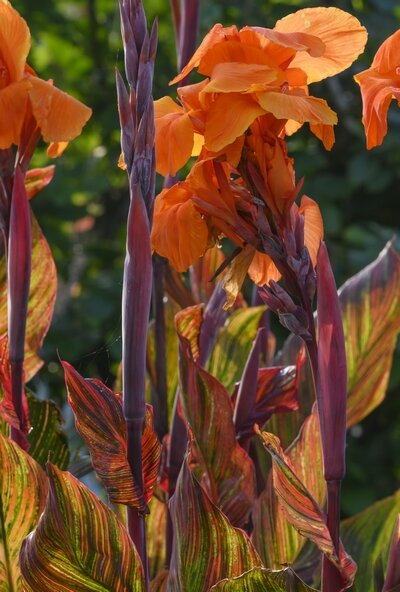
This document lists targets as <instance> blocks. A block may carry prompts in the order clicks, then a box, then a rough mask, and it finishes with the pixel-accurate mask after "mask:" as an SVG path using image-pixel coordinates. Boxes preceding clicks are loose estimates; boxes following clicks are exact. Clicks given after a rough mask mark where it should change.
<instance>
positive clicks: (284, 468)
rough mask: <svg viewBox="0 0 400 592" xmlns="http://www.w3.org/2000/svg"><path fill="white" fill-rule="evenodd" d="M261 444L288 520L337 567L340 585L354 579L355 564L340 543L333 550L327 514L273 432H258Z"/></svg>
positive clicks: (347, 584) (344, 584) (350, 582)
mask: <svg viewBox="0 0 400 592" xmlns="http://www.w3.org/2000/svg"><path fill="white" fill-rule="evenodd" d="M260 436H261V438H262V441H263V444H264V446H265V448H266V449H267V450H268V452H269V453H270V455H271V457H272V461H273V465H272V475H273V486H274V489H275V492H276V494H277V496H278V500H279V503H280V504H281V505H282V508H283V510H284V511H285V513H286V517H287V520H288V521H289V522H290V524H291V525H292V526H294V528H295V529H296V530H297V531H298V532H299V533H300V534H301V535H302V536H304V537H307V538H308V539H309V540H311V541H312V542H313V543H315V544H316V545H317V547H318V548H319V549H320V550H321V551H322V552H323V553H324V554H325V556H326V557H327V558H328V559H329V560H330V561H331V562H332V563H333V564H334V565H335V566H336V567H337V569H338V571H339V572H340V574H341V579H342V585H343V586H344V587H346V588H347V587H349V586H350V585H351V584H352V583H353V580H354V575H355V572H356V570H357V566H356V565H355V563H354V561H353V560H352V559H351V557H350V556H349V555H347V554H346V552H345V550H344V547H343V544H340V545H339V552H338V554H337V553H336V550H335V546H334V544H333V541H332V538H331V535H330V532H329V530H328V527H327V525H326V515H325V514H324V512H323V511H322V510H321V508H320V506H319V504H318V503H317V502H316V500H315V499H314V498H313V496H312V495H311V493H310V492H309V491H308V490H307V488H306V487H305V486H304V484H303V483H302V482H301V480H300V479H299V477H298V476H297V475H296V473H295V471H294V469H293V466H292V464H291V462H290V459H289V458H288V457H287V456H286V455H285V453H284V452H283V450H282V448H281V446H280V443H279V439H278V438H277V437H276V436H274V434H269V433H268V432H260Z"/></svg>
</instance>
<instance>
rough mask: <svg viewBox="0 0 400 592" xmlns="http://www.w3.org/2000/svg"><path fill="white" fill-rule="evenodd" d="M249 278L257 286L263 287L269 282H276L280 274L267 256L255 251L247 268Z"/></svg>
mask: <svg viewBox="0 0 400 592" xmlns="http://www.w3.org/2000/svg"><path fill="white" fill-rule="evenodd" d="M249 276H250V278H251V279H252V280H253V282H254V283H255V284H257V286H264V285H265V284H268V283H269V282H270V281H271V280H275V281H276V282H277V281H278V280H279V279H280V277H281V274H280V273H279V271H278V270H277V268H276V266H275V263H274V262H273V261H272V259H271V257H270V256H269V255H265V254H264V253H260V251H256V252H255V253H254V257H253V260H252V262H251V265H250V267H249Z"/></svg>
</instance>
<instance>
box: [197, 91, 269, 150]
mask: <svg viewBox="0 0 400 592" xmlns="http://www.w3.org/2000/svg"><path fill="white" fill-rule="evenodd" d="M263 113H264V109H263V108H262V107H260V105H259V104H258V103H256V101H254V100H253V98H252V97H251V95H245V94H239V93H230V94H221V95H219V96H217V98H216V99H215V101H214V102H213V103H212V105H211V106H210V108H209V111H208V113H207V119H206V129H205V132H204V141H205V145H206V147H207V148H208V150H212V151H213V152H218V151H219V150H222V149H223V148H224V147H225V146H228V145H229V144H232V142H234V141H235V140H236V138H238V137H239V136H241V135H242V134H243V133H244V132H245V131H246V130H247V128H248V127H249V126H250V125H251V124H252V123H253V121H254V120H255V119H256V118H257V117H259V116H260V115H263Z"/></svg>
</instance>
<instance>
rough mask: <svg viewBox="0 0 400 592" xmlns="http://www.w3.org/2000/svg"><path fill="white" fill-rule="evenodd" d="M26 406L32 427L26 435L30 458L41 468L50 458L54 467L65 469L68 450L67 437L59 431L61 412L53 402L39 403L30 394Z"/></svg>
mask: <svg viewBox="0 0 400 592" xmlns="http://www.w3.org/2000/svg"><path fill="white" fill-rule="evenodd" d="M28 406H29V418H30V422H31V425H32V429H31V431H30V432H29V434H28V442H29V445H30V446H29V454H30V456H32V457H33V458H34V459H35V460H36V461H37V462H38V463H39V464H40V465H41V466H42V467H44V466H45V465H46V462H47V460H48V459H49V458H50V459H51V462H52V463H53V464H54V465H57V466H58V467H59V468H60V469H66V468H67V466H68V462H69V449H68V441H67V436H66V434H65V433H64V432H63V431H62V429H61V424H62V417H61V411H60V410H59V408H58V407H57V405H56V404H55V403H53V401H48V400H47V401H39V400H38V399H36V398H35V397H34V396H33V395H32V394H30V393H28Z"/></svg>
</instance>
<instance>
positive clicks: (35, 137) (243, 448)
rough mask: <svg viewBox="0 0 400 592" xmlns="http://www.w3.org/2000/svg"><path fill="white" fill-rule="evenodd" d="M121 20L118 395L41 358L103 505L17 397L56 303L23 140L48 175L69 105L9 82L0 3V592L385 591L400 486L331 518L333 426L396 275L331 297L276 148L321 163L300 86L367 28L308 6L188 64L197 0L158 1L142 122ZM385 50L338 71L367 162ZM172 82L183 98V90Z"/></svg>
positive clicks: (348, 52) (382, 92) (368, 278)
mask: <svg viewBox="0 0 400 592" xmlns="http://www.w3.org/2000/svg"><path fill="white" fill-rule="evenodd" d="M119 8H120V16H121V32H122V41H123V45H124V67H125V80H126V83H125V82H124V78H123V76H122V75H121V74H120V73H119V71H117V74H116V85H117V94H118V112H119V118H120V125H121V149H122V154H121V158H120V163H119V164H120V166H121V168H123V169H125V170H126V173H127V175H128V192H127V193H128V194H129V198H127V201H128V202H129V213H128V220H127V229H126V255H125V266H124V277H123V291H122V363H121V376H122V384H120V385H118V384H117V385H116V387H115V389H114V390H112V389H110V388H109V387H107V386H106V385H105V384H103V383H102V382H101V381H100V380H99V379H98V378H84V377H82V376H81V375H80V374H79V372H78V371H77V370H76V369H75V368H74V367H73V366H72V365H71V364H70V363H69V362H68V361H66V360H63V361H62V362H61V363H62V366H63V369H64V374H65V384H66V390H67V394H68V401H69V403H70V405H71V407H72V410H73V412H74V415H75V422H76V429H77V431H78V432H79V434H80V435H81V437H82V439H83V440H84V442H85V443H86V446H87V448H88V450H89V453H90V456H91V463H92V467H93V470H94V471H95V472H96V475H97V477H98V478H99V480H100V481H101V482H102V484H103V486H104V490H105V492H106V493H107V497H108V503H105V502H104V500H100V499H99V497H98V496H96V495H95V494H94V493H93V492H92V491H90V490H89V489H88V488H87V487H86V486H85V485H84V484H83V483H82V482H81V481H80V480H79V479H78V477H77V475H73V474H72V471H74V470H75V472H77V471H76V463H75V464H74V465H72V464H69V463H68V460H69V451H68V446H67V443H66V438H65V434H63V432H62V430H61V428H60V415H59V411H58V410H57V408H56V407H55V406H54V404H52V403H51V402H50V401H39V400H37V399H36V398H35V396H34V395H33V394H32V393H31V392H29V391H28V389H27V387H25V386H24V385H25V383H26V382H27V381H29V380H30V378H31V377H32V376H33V375H34V374H35V373H36V372H37V371H38V370H39V368H40V365H41V360H40V358H39V350H40V347H41V344H42V342H43V339H44V337H45V335H46V332H47V330H48V327H49V324H50V322H51V318H52V312H53V306H54V300H55V289H56V271H55V265H54V261H53V259H52V256H51V252H50V248H49V246H48V244H47V242H46V240H45V238H44V236H43V234H42V233H41V231H40V228H39V225H38V223H37V222H36V220H35V219H34V218H33V216H32V215H31V212H30V203H29V199H30V198H31V197H33V195H35V194H36V193H37V192H39V191H40V190H41V189H42V188H43V187H44V186H46V185H47V184H48V183H50V182H51V178H52V176H53V173H54V167H52V166H50V167H46V168H43V169H36V170H32V171H28V167H29V162H30V160H31V157H32V155H33V152H34V150H35V149H36V145H37V143H38V142H39V140H40V139H41V138H42V139H43V140H44V141H45V142H49V143H50V146H49V148H48V155H49V157H54V156H59V155H61V153H62V151H63V150H64V149H65V148H66V145H67V143H68V142H69V141H70V140H72V139H73V138H74V137H76V136H77V135H79V133H80V132H81V129H82V127H83V125H84V124H85V122H86V121H87V119H88V118H89V116H90V109H89V108H88V107H86V106H84V105H83V104H82V103H79V102H78V101H76V100H75V99H73V98H72V97H69V96H68V95H66V94H65V93H62V91H60V90H58V89H57V88H56V87H55V86H54V85H53V84H52V83H51V82H45V81H43V80H41V79H40V78H38V77H37V75H36V74H35V73H34V72H33V70H32V69H31V68H30V66H28V65H27V63H26V58H27V54H28V50H29V43H30V37H29V29H28V27H27V25H26V23H25V21H24V20H23V18H22V17H21V16H20V15H19V14H18V12H17V11H16V10H15V9H14V8H13V7H12V5H11V4H10V3H9V2H8V1H7V0H0V44H1V45H0V48H1V51H0V58H1V64H0V66H1V74H2V75H1V78H0V80H1V84H0V100H1V101H2V110H1V113H0V172H1V183H0V192H1V193H0V197H1V201H0V204H1V210H0V214H1V218H0V221H1V230H2V238H3V241H2V249H3V251H2V258H1V268H0V269H1V272H0V279H1V284H0V285H1V292H0V295H1V296H0V310H1V312H2V315H1V317H0V323H1V330H0V351H1V361H0V386H1V397H2V398H1V401H0V415H1V419H2V425H1V429H2V432H3V433H2V435H0V459H1V471H0V525H1V530H0V533H1V534H0V590H4V591H5V592H6V591H7V592H17V591H19V590H24V591H27V592H28V591H41V592H42V591H43V592H47V591H48V592H50V591H51V592H54V591H55V590H63V591H66V592H67V591H69V592H73V591H74V592H75V591H82V592H83V591H92V590H93V591H116V592H120V591H121V592H122V591H126V592H128V591H138V592H142V591H148V590H151V591H153V592H155V591H163V590H164V591H168V592H172V591H174V592H175V591H176V592H180V591H182V592H208V591H211V590H226V591H232V592H234V591H236V590H238V591H243V590H249V591H250V590H251V591H253V590H254V591H258V590H260V591H267V592H268V591H271V592H273V591H275V592H285V591H293V590H298V591H301V592H307V591H312V590H318V589H319V590H321V591H322V592H340V591H342V590H345V589H353V590H363V591H367V592H369V591H371V592H372V591H376V590H379V591H382V592H389V591H394V590H397V589H398V588H399V587H400V571H399V567H398V566H399V564H400V551H399V520H400V518H399V515H400V492H395V493H394V494H393V496H391V497H389V498H387V499H385V500H382V501H380V502H377V503H376V504H374V505H373V506H372V507H370V508H368V509H367V510H365V511H364V512H362V513H361V514H360V515H358V516H354V517H352V518H349V519H347V520H345V521H343V522H342V523H341V520H340V491H341V481H342V479H343V477H344V474H345V443H346V430H347V429H348V428H350V427H351V426H353V425H354V424H356V423H358V422H360V421H361V420H362V419H363V418H364V417H366V415H368V414H369V413H370V412H372V411H373V410H374V409H375V408H376V407H377V406H378V405H379V404H380V402H381V401H382V400H383V399H384V397H385V393H386V389H387V385H388V380H389V374H390V369H391V363H392V356H393V352H394V348H395V344H396V338H397V335H398V332H399V331H400V257H399V255H398V254H397V253H396V251H395V250H394V248H393V246H392V244H390V243H389V244H388V245H387V246H386V247H385V248H384V250H383V251H382V253H381V254H380V255H379V256H378V258H377V259H376V260H375V261H374V262H372V263H371V264H370V265H369V266H368V267H367V268H365V269H364V270H362V271H361V272H360V273H359V274H357V275H356V276H354V277H352V278H350V279H349V280H348V281H347V282H346V283H345V284H344V286H343V287H342V288H340V289H339V291H337V289H336V284H335V279H334V275H333V272H332V268H331V263H330V259H329V254H328V250H327V247H326V245H325V243H324V242H323V220H322V215H321V212H320V209H319V206H318V204H317V202H316V201H314V200H313V199H311V198H310V197H308V196H306V195H302V196H301V198H300V201H299V202H298V201H297V198H298V196H299V194H300V195H301V187H302V181H301V180H300V181H297V180H296V178H295V166H294V161H293V159H292V158H291V157H290V156H289V153H288V146H287V143H286V138H287V136H290V135H292V134H294V133H296V131H297V130H298V129H299V128H300V127H301V126H303V125H304V124H305V123H307V124H308V125H309V127H310V131H311V133H313V134H314V135H315V136H316V137H317V138H319V139H320V140H321V141H322V143H323V145H324V146H325V148H326V149H327V150H329V149H331V148H332V146H333V143H334V131H333V126H334V125H336V124H337V116H336V114H335V113H334V111H332V109H331V108H330V107H329V105H328V104H327V103H326V101H324V100H323V99H320V98H317V97H314V96H312V95H310V94H309V89H308V85H309V84H312V83H313V82H317V81H319V80H322V79H324V78H326V77H330V76H334V75H336V74H338V73H339V72H341V71H343V70H345V69H346V68H348V67H349V66H350V65H351V64H352V63H353V62H354V60H356V59H357V57H358V55H359V54H360V53H361V52H362V51H363V49H364V46H365V43H366V39H367V34H366V30H365V29H364V27H363V26H362V25H361V24H360V23H359V21H358V20H357V19H356V18H354V17H353V16H351V15H350V14H348V13H346V12H344V11H342V10H339V9H337V8H334V7H328V8H327V7H324V8H322V7H321V8H308V9H304V10H300V11H298V12H296V13H294V14H291V15H288V16H286V17H285V18H283V19H282V20H280V21H278V22H277V23H276V25H275V27H274V28H273V29H266V28H262V27H244V28H242V29H240V30H238V29H237V28H236V27H235V26H234V25H233V26H230V27H222V25H215V26H214V27H213V28H212V30H211V31H210V32H209V33H208V34H207V36H206V37H205V39H204V40H203V42H202V43H201V44H200V46H199V47H198V49H197V50H196V51H194V48H195V45H196V39H195V38H196V29H197V22H198V14H199V4H198V3H197V2H196V1H195V0H192V1H190V0H187V1H186V2H185V1H183V2H182V3H181V4H180V3H178V2H173V3H172V11H173V18H174V25H175V33H176V38H177V55H178V65H179V70H180V72H179V74H178V75H177V76H176V77H175V78H174V80H173V81H172V82H173V83H179V87H178V91H177V95H178V100H179V103H177V102H175V101H174V100H173V99H172V98H170V97H163V98H161V99H158V100H157V101H155V102H154V103H153V98H152V91H151V89H152V79H153V71H154V60H155V58H156V45H157V24H155V25H154V26H153V28H152V30H151V32H150V33H149V31H148V28H147V23H146V16H145V12H144V9H143V6H142V4H141V2H140V0H121V1H120V4H119ZM398 43H399V36H398V34H397V33H395V34H394V35H393V36H392V37H390V38H389V39H388V40H387V41H386V42H385V43H384V44H383V46H382V47H381V48H380V50H379V51H378V53H377V55H376V57H375V59H374V62H373V64H372V66H371V68H370V69H369V70H367V71H365V72H362V73H360V74H358V75H357V76H356V81H357V82H358V83H359V84H360V87H361V91H362V96H363V102H364V111H363V123H364V126H365V129H366V135H367V147H369V148H371V147H373V146H375V145H377V144H379V143H380V142H381V141H382V140H383V137H384V135H385V133H386V129H387V125H386V112H387V108H388V103H389V101H390V99H391V98H392V97H393V96H394V97H396V98H398V97H397V94H396V93H397V87H398V80H397V78H398V73H397V69H398V60H397V57H396V56H398V55H399V45H398ZM193 52H194V53H193ZM192 54H193V55H192ZM396 60H397V61H396ZM194 68H196V69H197V71H198V73H199V74H201V75H202V76H203V77H205V78H203V79H202V80H201V81H200V82H197V83H194V84H189V80H188V77H189V76H190V74H191V71H192V70H193V69H194ZM396 77H397V78H396ZM6 113H7V116H5V114H6ZM191 158H194V159H195V160H190V159H191ZM188 162H189V165H188V164H187V163H188ZM183 167H185V168H184V169H183V172H182V171H181V172H180V173H179V171H180V170H181V169H182V168H183ZM156 170H157V171H158V172H159V173H160V174H161V175H163V176H165V177H166V178H165V182H164V188H163V189H162V190H161V192H160V193H159V194H158V196H157V197H156V198H155V172H156ZM185 173H186V176H184V178H182V177H183V175H184V174H185ZM178 174H180V175H181V179H182V180H179V178H178ZM221 244H223V246H224V251H223V250H222V249H220V248H219V247H220V246H221ZM152 252H153V259H152ZM224 253H225V254H224ZM189 268H190V272H189V276H188V277H186V281H185V278H184V277H183V276H182V272H185V271H186V270H188V269H189ZM247 274H248V275H249V277H250V278H251V280H252V281H253V282H254V285H255V291H254V298H253V302H251V303H248V302H247V300H246V296H245V295H244V294H243V293H242V285H243V282H244V279H245V277H246V275H247ZM153 280H154V282H153ZM152 284H153V286H152ZM152 292H153V302H154V317H153V318H150V317H151V314H150V309H151V298H152ZM271 313H273V314H276V315H277V317H278V318H279V321H280V323H281V324H282V325H283V327H285V329H287V330H288V332H289V333H290V335H289V336H288V338H287V340H286V342H285V343H284V345H283V347H282V351H281V352H277V351H276V339H275V336H274V335H273V333H272V331H271V327H270V322H269V321H270V314H271ZM151 403H152V404H151ZM267 453H268V454H267ZM66 469H69V471H68V470H66ZM124 507H125V508H126V512H125V511H123V510H124ZM357 565H358V570H357Z"/></svg>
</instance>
